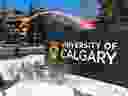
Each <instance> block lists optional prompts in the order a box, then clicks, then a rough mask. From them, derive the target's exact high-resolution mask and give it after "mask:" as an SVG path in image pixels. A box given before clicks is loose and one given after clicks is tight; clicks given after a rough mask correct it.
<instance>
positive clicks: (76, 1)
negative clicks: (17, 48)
mask: <svg viewBox="0 0 128 96" xmlns="http://www.w3.org/2000/svg"><path fill="white" fill-rule="evenodd" d="M3 1H6V7H7V8H17V9H18V10H21V11H26V12H27V11H28V10H29V9H30V7H28V5H29V4H30V2H31V1H32V6H33V7H34V8H41V7H42V8H61V9H64V10H65V12H71V13H72V14H74V15H82V16H83V15H84V16H95V15H96V0H27V1H26V0H0V8H1V7H2V2H3ZM24 1H26V2H27V3H26V4H25V3H24ZM37 1H38V2H37Z"/></svg>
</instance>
